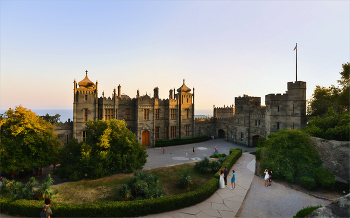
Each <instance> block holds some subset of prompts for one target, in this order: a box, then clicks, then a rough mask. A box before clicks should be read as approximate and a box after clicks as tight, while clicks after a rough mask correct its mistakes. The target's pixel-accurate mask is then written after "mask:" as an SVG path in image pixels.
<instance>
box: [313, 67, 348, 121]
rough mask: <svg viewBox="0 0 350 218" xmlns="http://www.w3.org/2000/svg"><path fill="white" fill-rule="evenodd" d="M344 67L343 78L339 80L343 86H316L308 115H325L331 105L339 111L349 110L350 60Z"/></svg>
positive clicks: (341, 73)
mask: <svg viewBox="0 0 350 218" xmlns="http://www.w3.org/2000/svg"><path fill="white" fill-rule="evenodd" d="M342 67H343V71H342V72H340V75H341V79H340V80H338V83H339V85H340V86H341V87H336V86H334V85H331V86H330V87H328V88H326V87H321V86H316V89H315V91H314V94H313V95H312V99H311V100H310V101H309V105H308V115H309V116H310V117H314V116H323V115H324V114H326V113H327V111H328V108H329V107H333V108H334V109H335V110H336V111H337V112H338V113H341V112H343V111H349V99H350V96H349V94H350V93H349V69H350V64H349V62H348V63H345V64H343V65H342Z"/></svg>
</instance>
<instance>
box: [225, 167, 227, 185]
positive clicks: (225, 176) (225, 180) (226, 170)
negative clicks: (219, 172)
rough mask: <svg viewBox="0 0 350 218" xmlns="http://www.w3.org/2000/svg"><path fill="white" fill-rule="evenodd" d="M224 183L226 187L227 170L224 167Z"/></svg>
mask: <svg viewBox="0 0 350 218" xmlns="http://www.w3.org/2000/svg"><path fill="white" fill-rule="evenodd" d="M224 181H225V185H227V169H226V167H225V169H224Z"/></svg>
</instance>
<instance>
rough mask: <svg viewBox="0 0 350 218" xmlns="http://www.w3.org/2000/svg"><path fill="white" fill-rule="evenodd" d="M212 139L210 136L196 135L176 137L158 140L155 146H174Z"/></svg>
mask: <svg viewBox="0 0 350 218" xmlns="http://www.w3.org/2000/svg"><path fill="white" fill-rule="evenodd" d="M208 139H210V137H209V136H206V135H204V136H196V137H188V138H175V139H160V140H156V142H155V146H156V147H166V146H173V145H184V144H191V143H197V142H203V141H206V140H208Z"/></svg>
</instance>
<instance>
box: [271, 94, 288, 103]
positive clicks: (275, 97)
mask: <svg viewBox="0 0 350 218" xmlns="http://www.w3.org/2000/svg"><path fill="white" fill-rule="evenodd" d="M285 100H288V93H284V94H281V93H277V94H268V95H265V101H285Z"/></svg>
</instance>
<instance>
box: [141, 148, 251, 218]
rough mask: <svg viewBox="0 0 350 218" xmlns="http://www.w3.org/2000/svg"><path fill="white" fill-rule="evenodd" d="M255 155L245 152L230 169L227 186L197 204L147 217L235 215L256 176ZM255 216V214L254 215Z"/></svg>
mask: <svg viewBox="0 0 350 218" xmlns="http://www.w3.org/2000/svg"><path fill="white" fill-rule="evenodd" d="M254 168H255V156H254V155H251V154H249V153H243V154H242V156H241V157H240V158H239V159H238V161H237V162H236V163H235V164H234V165H233V167H232V168H231V170H230V171H229V176H228V178H227V186H226V187H225V188H223V189H218V190H217V191H216V192H215V193H214V194H213V195H212V196H211V197H210V198H208V199H207V200H205V201H203V202H202V203H199V204H197V205H194V206H191V207H187V208H183V209H180V210H176V211H171V212H165V213H161V214H154V215H148V216H146V217H162V218H167V217H176V218H178V217H235V216H236V214H237V212H238V210H239V208H240V207H241V205H242V203H243V201H244V198H245V196H246V194H247V192H248V190H249V187H250V184H251V182H252V180H253V177H254ZM233 169H234V170H235V172H236V188H235V189H233V190H231V189H230V188H231V182H230V181H231V175H232V170H233ZM253 217H254V216H253Z"/></svg>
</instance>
